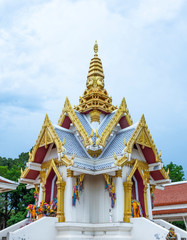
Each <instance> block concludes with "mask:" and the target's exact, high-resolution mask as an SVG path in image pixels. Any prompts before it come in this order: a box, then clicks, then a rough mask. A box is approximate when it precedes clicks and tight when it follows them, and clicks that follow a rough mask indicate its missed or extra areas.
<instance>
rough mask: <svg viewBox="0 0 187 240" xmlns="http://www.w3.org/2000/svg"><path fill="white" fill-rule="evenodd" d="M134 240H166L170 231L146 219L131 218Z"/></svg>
mask: <svg viewBox="0 0 187 240" xmlns="http://www.w3.org/2000/svg"><path fill="white" fill-rule="evenodd" d="M131 223H133V229H132V239H133V240H152V239H166V236H167V234H168V230H167V229H165V228H163V227H161V226H159V225H158V224H156V223H154V222H152V221H151V220H148V219H146V218H143V217H141V218H131Z"/></svg>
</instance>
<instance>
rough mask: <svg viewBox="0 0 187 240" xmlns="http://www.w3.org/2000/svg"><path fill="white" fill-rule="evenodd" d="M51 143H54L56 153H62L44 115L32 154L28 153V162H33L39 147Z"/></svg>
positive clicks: (58, 140)
mask: <svg viewBox="0 0 187 240" xmlns="http://www.w3.org/2000/svg"><path fill="white" fill-rule="evenodd" d="M52 142H54V143H55V145H56V147H57V151H58V153H60V152H63V149H62V144H61V141H60V139H59V137H58V135H57V133H56V131H55V129H54V127H53V125H52V123H51V121H50V120H49V117H48V115H47V114H46V116H45V120H44V123H43V125H42V129H41V130H40V133H39V135H38V138H37V140H36V143H35V145H34V147H33V149H32V152H31V153H30V152H29V162H34V158H35V154H36V151H37V150H38V148H39V147H41V146H44V145H45V147H47V144H50V143H52Z"/></svg>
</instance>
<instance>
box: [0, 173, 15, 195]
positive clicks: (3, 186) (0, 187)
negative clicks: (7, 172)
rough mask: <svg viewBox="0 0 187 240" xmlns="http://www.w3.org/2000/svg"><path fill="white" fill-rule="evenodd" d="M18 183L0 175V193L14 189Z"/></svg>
mask: <svg viewBox="0 0 187 240" xmlns="http://www.w3.org/2000/svg"><path fill="white" fill-rule="evenodd" d="M18 185H19V183H17V182H14V181H11V180H9V179H7V178H4V177H1V176H0V193H3V192H9V191H12V190H15V189H16V188H17V186H18Z"/></svg>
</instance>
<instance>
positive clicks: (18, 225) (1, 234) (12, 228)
mask: <svg viewBox="0 0 187 240" xmlns="http://www.w3.org/2000/svg"><path fill="white" fill-rule="evenodd" d="M28 223H29V221H28V219H24V220H23V221H20V222H18V223H16V224H14V225H12V226H10V227H7V228H5V229H3V230H1V231H0V240H2V238H3V237H7V234H8V233H9V232H14V231H16V230H18V229H20V228H22V227H24V226H25V225H27V224H28Z"/></svg>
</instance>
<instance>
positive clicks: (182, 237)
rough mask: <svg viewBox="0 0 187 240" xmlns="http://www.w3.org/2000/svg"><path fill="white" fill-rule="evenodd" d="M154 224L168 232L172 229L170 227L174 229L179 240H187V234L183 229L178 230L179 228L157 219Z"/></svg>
mask: <svg viewBox="0 0 187 240" xmlns="http://www.w3.org/2000/svg"><path fill="white" fill-rule="evenodd" d="M154 222H155V223H156V224H158V225H160V226H162V227H164V228H166V229H168V230H169V229H170V227H172V228H174V230H175V233H176V235H177V238H178V239H179V240H187V232H186V231H184V230H182V229H181V228H178V227H176V226H174V225H173V224H171V223H169V222H166V221H164V220H162V219H155V220H154Z"/></svg>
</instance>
